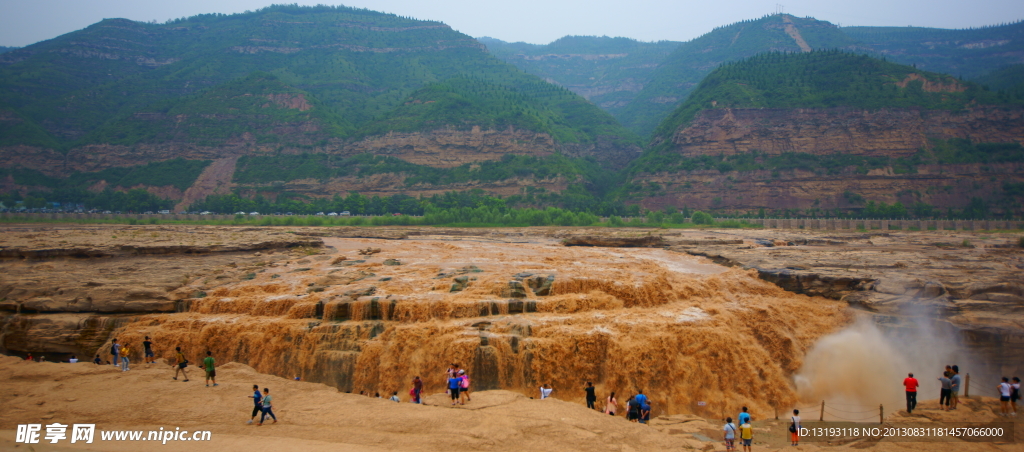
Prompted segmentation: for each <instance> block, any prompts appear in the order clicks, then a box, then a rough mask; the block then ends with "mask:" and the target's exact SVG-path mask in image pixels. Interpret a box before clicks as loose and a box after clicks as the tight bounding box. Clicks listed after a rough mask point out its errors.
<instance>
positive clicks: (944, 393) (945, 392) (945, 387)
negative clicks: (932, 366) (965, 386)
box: [939, 373, 953, 411]
mask: <svg viewBox="0 0 1024 452" xmlns="http://www.w3.org/2000/svg"><path fill="white" fill-rule="evenodd" d="M939 384H940V385H941V386H942V389H940V390H939V409H940V410H942V411H949V399H950V397H952V392H953V390H952V389H951V385H952V384H953V383H952V382H951V381H950V379H949V375H948V374H945V373H944V374H942V376H941V377H939Z"/></svg>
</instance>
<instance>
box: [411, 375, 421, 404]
mask: <svg viewBox="0 0 1024 452" xmlns="http://www.w3.org/2000/svg"><path fill="white" fill-rule="evenodd" d="M412 392H413V398H412V403H423V402H422V400H420V397H421V395H422V394H423V380H420V376H419V375H417V376H416V378H413V379H412Z"/></svg>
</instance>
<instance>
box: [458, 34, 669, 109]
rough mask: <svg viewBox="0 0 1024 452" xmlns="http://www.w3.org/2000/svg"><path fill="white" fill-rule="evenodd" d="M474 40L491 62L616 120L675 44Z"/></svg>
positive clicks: (606, 40)
mask: <svg viewBox="0 0 1024 452" xmlns="http://www.w3.org/2000/svg"><path fill="white" fill-rule="evenodd" d="M478 40H479V41H480V42H482V43H483V44H484V45H486V46H487V49H488V50H489V51H490V52H491V53H492V54H493V55H494V56H496V57H498V58H500V59H503V60H505V61H506V62H509V63H511V64H514V65H515V66H516V67H518V68H520V69H522V70H524V71H526V72H528V73H530V74H534V75H537V76H540V77H542V78H544V79H546V80H552V81H554V82H555V83H558V84H559V85H562V86H564V87H566V88H568V89H569V90H571V91H573V92H574V93H576V94H579V95H581V96H583V97H586V98H587V99H588V100H590V101H591V102H593V103H595V104H597V105H598V106H600V107H601V108H603V109H605V110H606V111H608V112H610V113H611V114H612V115H616V116H617V115H618V112H619V111H621V110H622V108H623V107H625V106H626V105H628V104H629V103H630V102H631V101H632V100H633V98H634V97H635V96H636V94H637V93H638V92H640V90H641V89H643V87H644V86H645V85H646V84H647V83H648V82H649V81H650V79H651V76H652V75H653V73H654V70H655V68H657V67H658V65H659V64H661V62H662V61H663V60H664V59H665V57H667V56H668V55H669V54H670V53H672V51H673V50H675V48H676V47H677V46H679V44H680V43H679V42H675V41H658V42H641V41H636V40H633V39H629V38H610V37H607V36H566V37H563V38H561V39H558V40H556V41H554V42H552V43H550V44H546V45H537V44H527V43H524V42H514V43H510V42H505V41H501V40H498V39H494V38H487V37H483V38H479V39H478Z"/></svg>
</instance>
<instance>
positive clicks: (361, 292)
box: [342, 286, 377, 298]
mask: <svg viewBox="0 0 1024 452" xmlns="http://www.w3.org/2000/svg"><path fill="white" fill-rule="evenodd" d="M375 293H377V286H370V287H366V288H362V289H353V290H349V291H347V292H344V293H342V295H343V296H346V297H351V298H357V297H368V296H370V295H373V294H375Z"/></svg>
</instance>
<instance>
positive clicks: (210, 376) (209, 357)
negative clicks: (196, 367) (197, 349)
mask: <svg viewBox="0 0 1024 452" xmlns="http://www.w3.org/2000/svg"><path fill="white" fill-rule="evenodd" d="M203 366H204V367H206V386H207V387H209V386H210V380H213V385H214V386H217V369H214V367H213V352H211V351H209V350H207V351H206V358H203Z"/></svg>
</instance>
